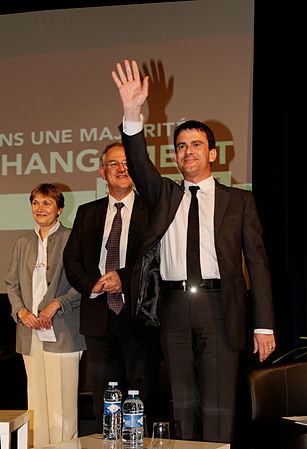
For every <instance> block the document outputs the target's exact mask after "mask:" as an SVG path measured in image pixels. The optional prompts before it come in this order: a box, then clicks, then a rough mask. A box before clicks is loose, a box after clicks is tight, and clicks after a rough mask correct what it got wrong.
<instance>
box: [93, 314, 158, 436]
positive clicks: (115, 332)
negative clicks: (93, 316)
mask: <svg viewBox="0 0 307 449" xmlns="http://www.w3.org/2000/svg"><path fill="white" fill-rule="evenodd" d="M85 339H86V346H87V356H88V366H89V372H90V380H91V386H92V390H93V398H94V410H95V416H96V422H97V432H98V433H102V431H103V426H102V418H103V405H104V404H103V395H104V391H105V389H106V387H107V385H108V382H109V381H117V382H118V384H119V388H120V389H121V391H122V394H123V399H125V397H126V395H127V390H128V389H137V390H139V391H140V397H141V399H142V400H143V402H144V403H145V412H146V409H147V410H148V412H150V410H149V407H147V403H148V404H149V403H150V400H151V395H152V392H153V388H154V385H155V383H156V376H157V368H158V351H157V349H158V344H157V343H158V335H157V330H156V329H154V328H148V327H146V326H144V323H142V322H138V321H135V320H132V319H131V317H130V313H129V312H128V311H127V308H126V307H124V308H123V310H122V311H121V312H120V314H119V315H116V314H115V313H114V312H112V311H111V310H110V309H109V310H108V326H107V331H106V333H105V334H104V335H103V336H100V337H99V336H97V337H95V336H86V337H85ZM147 414H150V413H147Z"/></svg>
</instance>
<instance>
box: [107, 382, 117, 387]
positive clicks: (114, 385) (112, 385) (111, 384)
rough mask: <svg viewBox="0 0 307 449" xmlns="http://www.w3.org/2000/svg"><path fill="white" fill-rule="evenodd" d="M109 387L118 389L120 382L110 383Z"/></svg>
mask: <svg viewBox="0 0 307 449" xmlns="http://www.w3.org/2000/svg"><path fill="white" fill-rule="evenodd" d="M109 385H110V386H111V387H116V386H117V385H118V382H109Z"/></svg>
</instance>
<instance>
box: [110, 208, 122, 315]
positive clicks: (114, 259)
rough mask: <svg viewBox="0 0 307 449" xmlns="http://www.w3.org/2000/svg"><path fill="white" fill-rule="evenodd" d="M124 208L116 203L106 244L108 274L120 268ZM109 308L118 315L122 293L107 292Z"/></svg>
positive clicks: (120, 308)
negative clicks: (115, 210)
mask: <svg viewBox="0 0 307 449" xmlns="http://www.w3.org/2000/svg"><path fill="white" fill-rule="evenodd" d="M123 206H124V204H123V203H115V207H116V208H117V212H116V214H115V217H114V219H113V223H112V228H111V231H110V234H109V237H108V240H107V243H106V249H107V259H106V273H108V272H109V271H113V270H118V268H119V243H120V235H121V232H122V216H121V209H122V207H123ZM107 302H108V306H109V308H110V309H111V310H113V312H115V313H116V314H117V315H118V314H119V313H120V311H121V310H122V308H123V299H122V294H121V293H109V292H107Z"/></svg>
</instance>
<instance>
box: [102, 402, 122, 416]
mask: <svg viewBox="0 0 307 449" xmlns="http://www.w3.org/2000/svg"><path fill="white" fill-rule="evenodd" d="M120 409H121V402H106V401H105V402H104V412H105V413H112V414H114V413H120Z"/></svg>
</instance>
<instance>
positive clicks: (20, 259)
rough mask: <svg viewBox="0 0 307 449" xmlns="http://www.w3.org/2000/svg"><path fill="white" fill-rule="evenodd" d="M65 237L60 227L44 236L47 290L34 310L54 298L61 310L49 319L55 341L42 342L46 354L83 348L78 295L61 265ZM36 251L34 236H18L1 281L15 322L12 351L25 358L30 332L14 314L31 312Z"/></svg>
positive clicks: (29, 234) (67, 231)
mask: <svg viewBox="0 0 307 449" xmlns="http://www.w3.org/2000/svg"><path fill="white" fill-rule="evenodd" d="M69 234H70V231H69V230H68V229H66V228H64V226H62V225H60V226H59V228H58V230H57V231H56V232H55V233H54V234H51V236H50V237H48V245H47V246H48V269H47V274H46V276H47V284H48V289H47V292H46V294H45V296H44V297H43V299H42V301H41V303H40V304H39V307H38V311H40V310H42V309H44V308H45V307H46V306H47V305H48V304H50V303H51V302H52V301H53V300H55V299H56V300H57V301H58V302H59V303H60V305H61V308H60V309H59V310H58V311H57V313H56V314H55V316H54V318H53V327H54V331H55V334H56V337H57V341H56V342H55V343H48V342H44V343H43V347H44V350H45V351H47V352H74V351H80V350H83V349H85V341H84V337H83V336H82V335H81V334H80V333H79V311H80V294H79V293H78V292H77V291H76V290H75V289H74V288H72V287H71V286H70V284H69V283H68V281H67V278H66V274H65V270H64V266H63V250H64V248H65V245H66V242H67V239H68V237H69ZM37 251H38V237H37V235H36V233H35V232H34V231H30V232H28V233H27V234H25V235H24V236H22V237H20V238H19V239H18V240H17V241H16V243H15V246H14V249H13V256H12V261H11V265H10V269H9V272H8V275H7V277H6V279H5V283H6V286H7V293H8V296H9V300H10V303H11V306H12V316H13V318H14V320H15V321H16V323H17V328H16V351H17V352H20V353H21V354H25V355H27V354H29V353H30V348H31V339H32V329H30V328H28V327H26V326H24V325H23V324H22V323H20V322H19V320H18V319H17V313H18V311H19V310H22V309H24V308H26V309H27V310H28V311H30V312H31V311H32V296H33V295H32V273H33V270H34V267H35V264H36V259H37Z"/></svg>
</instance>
